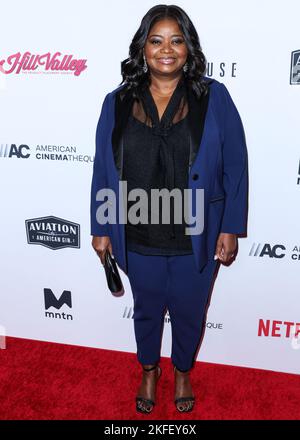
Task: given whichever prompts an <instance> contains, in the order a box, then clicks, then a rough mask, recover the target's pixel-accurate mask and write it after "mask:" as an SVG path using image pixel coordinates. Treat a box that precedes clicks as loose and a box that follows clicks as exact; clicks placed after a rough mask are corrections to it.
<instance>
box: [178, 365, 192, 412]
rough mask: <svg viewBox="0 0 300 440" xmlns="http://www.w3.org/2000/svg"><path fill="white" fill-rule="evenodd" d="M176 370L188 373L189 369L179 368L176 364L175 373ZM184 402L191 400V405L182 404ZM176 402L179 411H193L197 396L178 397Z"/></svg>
mask: <svg viewBox="0 0 300 440" xmlns="http://www.w3.org/2000/svg"><path fill="white" fill-rule="evenodd" d="M175 370H178V371H180V372H181V373H186V372H187V371H189V370H183V371H182V370H179V368H177V367H176V366H175V365H174V373H175ZM184 402H191V405H189V406H185V405H180V404H181V403H184ZM174 403H175V406H176V409H177V411H179V412H189V411H192V409H193V408H194V403H195V396H187V397H178V398H177V399H175V400H174Z"/></svg>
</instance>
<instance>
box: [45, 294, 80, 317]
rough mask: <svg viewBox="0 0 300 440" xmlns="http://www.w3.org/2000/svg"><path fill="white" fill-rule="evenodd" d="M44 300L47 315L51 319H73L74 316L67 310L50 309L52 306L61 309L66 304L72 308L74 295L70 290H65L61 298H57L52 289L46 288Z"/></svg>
mask: <svg viewBox="0 0 300 440" xmlns="http://www.w3.org/2000/svg"><path fill="white" fill-rule="evenodd" d="M44 301H45V317H46V318H51V319H65V320H73V316H72V315H70V314H69V313H65V312H52V311H48V309H49V308H50V307H53V308H55V309H57V310H60V309H61V308H62V307H63V306H64V305H66V306H68V307H69V308H70V309H71V308H72V297H71V292H70V291H69V290H64V291H63V293H62V294H61V296H60V297H59V298H56V296H55V295H54V293H53V292H52V290H51V289H49V288H45V289H44Z"/></svg>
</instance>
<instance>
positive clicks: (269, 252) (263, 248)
mask: <svg viewBox="0 0 300 440" xmlns="http://www.w3.org/2000/svg"><path fill="white" fill-rule="evenodd" d="M285 250H286V248H285V246H283V245H282V244H275V245H274V246H271V245H270V244H269V243H265V244H262V243H258V244H257V243H253V245H252V247H251V249H250V252H249V255H250V256H253V257H264V256H268V257H270V258H283V257H284V256H285V253H284V252H282V251H285Z"/></svg>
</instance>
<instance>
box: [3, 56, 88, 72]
mask: <svg viewBox="0 0 300 440" xmlns="http://www.w3.org/2000/svg"><path fill="white" fill-rule="evenodd" d="M86 62H87V60H86V59H83V58H74V56H73V55H63V54H62V53H61V52H55V53H54V54H51V53H50V52H47V53H45V54H42V55H38V54H32V53H31V52H28V51H27V52H24V53H23V54H22V53H21V52H17V53H15V54H13V55H9V56H8V57H7V58H6V59H0V72H2V73H4V74H6V75H8V74H11V73H15V74H20V73H23V74H58V73H60V74H67V75H68V74H69V75H70V74H74V75H75V76H79V75H80V74H81V73H82V72H83V71H84V70H85V69H87V65H86Z"/></svg>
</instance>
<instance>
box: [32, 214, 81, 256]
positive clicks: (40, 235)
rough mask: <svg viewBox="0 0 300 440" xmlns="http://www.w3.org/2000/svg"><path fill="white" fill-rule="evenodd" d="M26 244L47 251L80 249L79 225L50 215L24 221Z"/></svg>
mask: <svg viewBox="0 0 300 440" xmlns="http://www.w3.org/2000/svg"><path fill="white" fill-rule="evenodd" d="M25 226H26V234H27V242H28V244H39V245H41V246H45V247H47V248H49V249H54V250H55V249H62V248H67V247H71V248H76V249H79V248H80V225H79V224H78V223H74V222H70V221H69V220H65V219H62V218H59V217H54V216H52V215H50V216H47V217H38V218H32V219H28V220H25Z"/></svg>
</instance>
